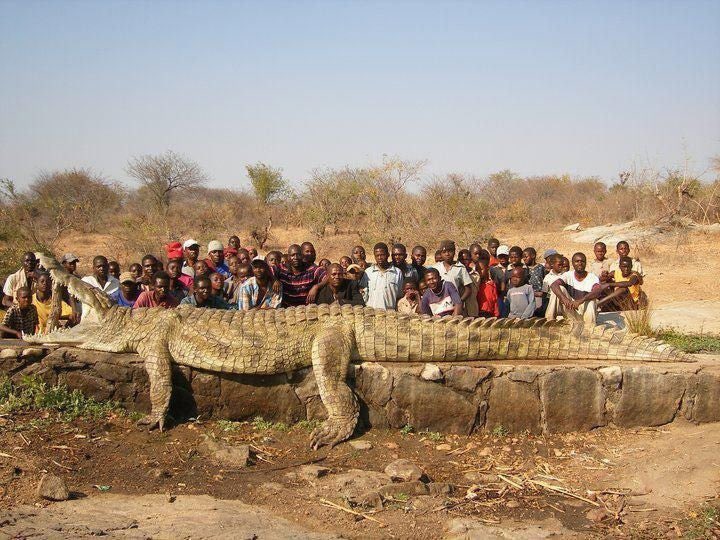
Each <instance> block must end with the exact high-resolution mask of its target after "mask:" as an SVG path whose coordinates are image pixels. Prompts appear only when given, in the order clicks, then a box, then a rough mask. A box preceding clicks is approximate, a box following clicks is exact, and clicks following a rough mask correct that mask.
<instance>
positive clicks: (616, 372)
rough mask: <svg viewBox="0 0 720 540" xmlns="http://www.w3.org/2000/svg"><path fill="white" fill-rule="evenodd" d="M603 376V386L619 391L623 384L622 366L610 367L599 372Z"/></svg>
mask: <svg viewBox="0 0 720 540" xmlns="http://www.w3.org/2000/svg"><path fill="white" fill-rule="evenodd" d="M598 372H599V373H600V375H602V379H603V384H604V385H605V386H607V387H608V388H610V389H612V390H617V389H618V388H620V385H621V384H622V369H620V366H609V367H604V368H600V369H599V370H598Z"/></svg>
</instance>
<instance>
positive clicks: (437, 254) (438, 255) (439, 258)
mask: <svg viewBox="0 0 720 540" xmlns="http://www.w3.org/2000/svg"><path fill="white" fill-rule="evenodd" d="M442 260H443V258H442V251H441V250H439V249H438V250H437V251H436V252H435V264H437V263H439V262H441V261H442Z"/></svg>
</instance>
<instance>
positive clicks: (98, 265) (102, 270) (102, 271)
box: [93, 257, 110, 281]
mask: <svg viewBox="0 0 720 540" xmlns="http://www.w3.org/2000/svg"><path fill="white" fill-rule="evenodd" d="M93 264H94V266H93V272H94V274H95V277H96V278H98V279H102V280H103V281H104V280H107V277H108V271H109V270H110V265H109V264H108V262H107V259H106V258H105V257H102V258H100V259H98V260H97V261H95V262H94V263H93Z"/></svg>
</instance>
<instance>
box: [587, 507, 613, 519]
mask: <svg viewBox="0 0 720 540" xmlns="http://www.w3.org/2000/svg"><path fill="white" fill-rule="evenodd" d="M585 517H586V518H588V519H589V520H590V521H592V522H594V523H600V522H601V521H605V520H606V519H608V518H609V517H610V516H609V515H608V513H607V512H606V511H605V510H603V509H602V508H593V509H592V510H590V511H589V512H588V513H587V514H585Z"/></svg>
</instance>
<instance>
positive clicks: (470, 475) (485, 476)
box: [463, 471, 500, 486]
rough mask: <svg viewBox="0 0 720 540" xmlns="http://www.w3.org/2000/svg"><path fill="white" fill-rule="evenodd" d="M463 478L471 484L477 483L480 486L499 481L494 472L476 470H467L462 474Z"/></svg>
mask: <svg viewBox="0 0 720 540" xmlns="http://www.w3.org/2000/svg"><path fill="white" fill-rule="evenodd" d="M463 478H465V479H466V480H467V481H468V482H470V483H471V484H478V485H480V486H484V485H487V484H492V483H495V482H499V481H500V479H499V478H498V477H497V475H496V474H490V473H483V472H478V471H470V472H467V473H465V474H464V475H463Z"/></svg>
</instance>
